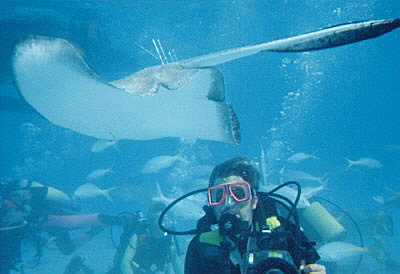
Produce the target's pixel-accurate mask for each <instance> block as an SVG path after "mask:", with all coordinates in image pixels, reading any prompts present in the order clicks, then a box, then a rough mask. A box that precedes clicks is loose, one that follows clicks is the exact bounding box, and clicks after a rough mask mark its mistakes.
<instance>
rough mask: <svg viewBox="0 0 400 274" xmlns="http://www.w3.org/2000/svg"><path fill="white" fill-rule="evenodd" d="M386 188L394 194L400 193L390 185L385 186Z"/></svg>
mask: <svg viewBox="0 0 400 274" xmlns="http://www.w3.org/2000/svg"><path fill="white" fill-rule="evenodd" d="M385 189H386V190H387V191H389V192H391V193H392V194H394V195H396V196H397V195H399V192H398V191H396V190H394V189H393V188H390V187H387V186H385Z"/></svg>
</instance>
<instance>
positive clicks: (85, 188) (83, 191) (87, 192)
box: [74, 183, 117, 202]
mask: <svg viewBox="0 0 400 274" xmlns="http://www.w3.org/2000/svg"><path fill="white" fill-rule="evenodd" d="M116 188H117V187H110V188H108V189H101V188H99V187H98V186H96V185H94V184H91V183H86V184H83V185H81V186H79V187H78V188H77V189H76V190H75V191H74V196H75V197H76V198H78V199H80V200H87V199H92V198H96V197H98V196H104V197H105V198H106V199H107V200H109V201H110V202H112V201H113V200H112V198H111V196H110V192H111V191H113V190H114V189H116Z"/></svg>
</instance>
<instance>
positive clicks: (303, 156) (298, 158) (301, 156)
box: [286, 152, 319, 164]
mask: <svg viewBox="0 0 400 274" xmlns="http://www.w3.org/2000/svg"><path fill="white" fill-rule="evenodd" d="M307 159H314V160H319V158H318V157H317V156H314V155H312V154H307V153H304V152H298V153H295V154H293V155H291V156H290V157H289V158H287V160H286V161H287V162H288V163H290V164H298V163H300V162H302V161H304V160H307Z"/></svg>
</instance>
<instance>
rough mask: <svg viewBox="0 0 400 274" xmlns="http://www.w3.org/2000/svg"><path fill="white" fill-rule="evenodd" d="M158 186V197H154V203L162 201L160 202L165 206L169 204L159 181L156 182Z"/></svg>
mask: <svg viewBox="0 0 400 274" xmlns="http://www.w3.org/2000/svg"><path fill="white" fill-rule="evenodd" d="M156 186H157V194H158V197H154V198H153V201H160V202H163V203H165V204H169V202H168V198H167V197H166V196H165V195H164V193H163V191H162V189H161V186H160V183H159V182H158V181H157V182H156Z"/></svg>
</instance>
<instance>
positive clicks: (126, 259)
mask: <svg viewBox="0 0 400 274" xmlns="http://www.w3.org/2000/svg"><path fill="white" fill-rule="evenodd" d="M171 244H172V238H171V237H170V236H163V237H161V238H155V237H152V236H151V235H150V234H149V233H148V231H147V229H146V228H145V225H142V224H140V223H136V224H131V225H130V226H129V227H125V229H124V233H123V234H122V235H121V241H120V246H119V248H118V252H117V254H116V256H115V258H114V267H113V269H112V270H111V271H110V272H108V273H110V274H111V273H112V274H128V273H129V274H131V273H156V272H158V271H164V267H165V265H166V263H168V262H169V261H170V248H171Z"/></svg>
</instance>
